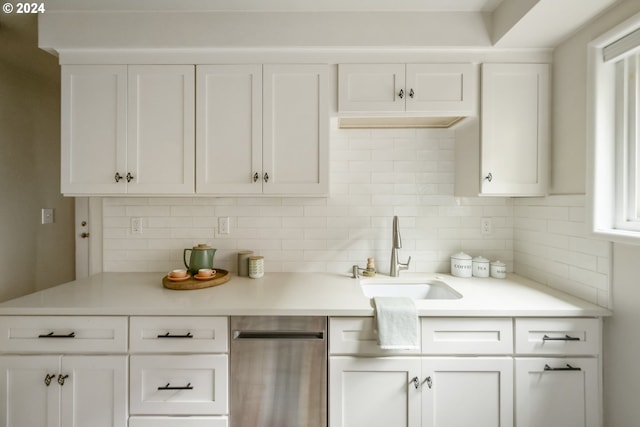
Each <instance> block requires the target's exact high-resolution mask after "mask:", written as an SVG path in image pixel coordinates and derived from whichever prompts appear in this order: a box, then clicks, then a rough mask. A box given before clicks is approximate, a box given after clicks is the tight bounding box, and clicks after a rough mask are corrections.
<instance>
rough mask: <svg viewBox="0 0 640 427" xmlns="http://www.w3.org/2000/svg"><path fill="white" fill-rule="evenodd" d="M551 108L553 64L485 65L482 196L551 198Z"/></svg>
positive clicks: (483, 74) (483, 70)
mask: <svg viewBox="0 0 640 427" xmlns="http://www.w3.org/2000/svg"><path fill="white" fill-rule="evenodd" d="M549 108H550V105H549V65H548V64H484V65H483V66H482V111H481V114H482V130H481V132H482V136H481V147H482V148H481V152H482V154H481V157H482V158H481V165H482V166H481V177H480V178H481V179H482V181H481V182H482V184H481V192H482V194H485V195H492V194H493V195H496V194H499V195H518V196H543V195H545V193H546V190H547V188H546V187H547V173H548V172H547V170H548V162H549V159H548V144H549V121H548V116H549Z"/></svg>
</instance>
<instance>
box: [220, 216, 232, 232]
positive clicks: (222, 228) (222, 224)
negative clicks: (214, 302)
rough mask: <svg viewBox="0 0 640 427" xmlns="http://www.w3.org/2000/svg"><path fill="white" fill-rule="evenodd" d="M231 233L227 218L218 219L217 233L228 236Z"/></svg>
mask: <svg viewBox="0 0 640 427" xmlns="http://www.w3.org/2000/svg"><path fill="white" fill-rule="evenodd" d="M230 232H231V227H230V225H229V217H228V216H221V217H219V218H218V233H219V234H229V233H230Z"/></svg>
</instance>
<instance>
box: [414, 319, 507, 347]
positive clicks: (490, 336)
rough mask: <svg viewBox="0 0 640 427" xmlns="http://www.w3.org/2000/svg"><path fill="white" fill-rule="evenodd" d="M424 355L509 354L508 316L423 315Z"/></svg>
mask: <svg viewBox="0 0 640 427" xmlns="http://www.w3.org/2000/svg"><path fill="white" fill-rule="evenodd" d="M421 323H422V352H423V353H424V354H511V353H513V327H512V320H511V319H510V318H509V319H484V318H477V319H474V318H471V319H467V318H451V319H449V318H447V319H439V318H428V317H427V318H422V319H421Z"/></svg>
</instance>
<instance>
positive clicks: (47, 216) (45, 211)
mask: <svg viewBox="0 0 640 427" xmlns="http://www.w3.org/2000/svg"><path fill="white" fill-rule="evenodd" d="M53 213H54V209H53V208H42V211H41V214H42V220H41V221H42V224H53V222H54V220H55V218H54V217H53Z"/></svg>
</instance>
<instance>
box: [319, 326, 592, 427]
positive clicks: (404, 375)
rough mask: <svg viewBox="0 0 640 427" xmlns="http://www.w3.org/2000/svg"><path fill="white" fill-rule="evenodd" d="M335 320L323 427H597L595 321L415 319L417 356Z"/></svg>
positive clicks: (366, 330) (367, 329)
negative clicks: (385, 350)
mask: <svg viewBox="0 0 640 427" xmlns="http://www.w3.org/2000/svg"><path fill="white" fill-rule="evenodd" d="M372 322H373V320H372V318H367V317H362V318H347V317H345V318H340V317H336V318H332V319H331V322H330V325H331V333H330V343H329V349H330V353H331V354H330V357H329V396H330V400H329V402H330V406H329V420H330V423H329V427H372V426H373V427H377V426H380V427H382V426H394V427H396V426H397V427H406V426H421V427H467V426H474V427H512V426H515V427H602V415H601V412H602V411H601V405H602V392H601V387H600V378H601V366H600V351H599V348H600V341H601V320H600V319H595V318H515V319H514V318H493V319H491V318H477V319H474V318H428V317H426V318H422V319H421V322H420V330H421V336H422V340H421V346H420V348H421V350H420V351H419V353H420V354H419V355H415V354H414V355H411V356H409V355H404V354H398V353H397V352H396V353H395V354H394V353H393V352H391V353H389V354H379V353H378V354H376V350H375V348H374V347H375V335H374V334H373V332H372V328H373V323H372Z"/></svg>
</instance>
